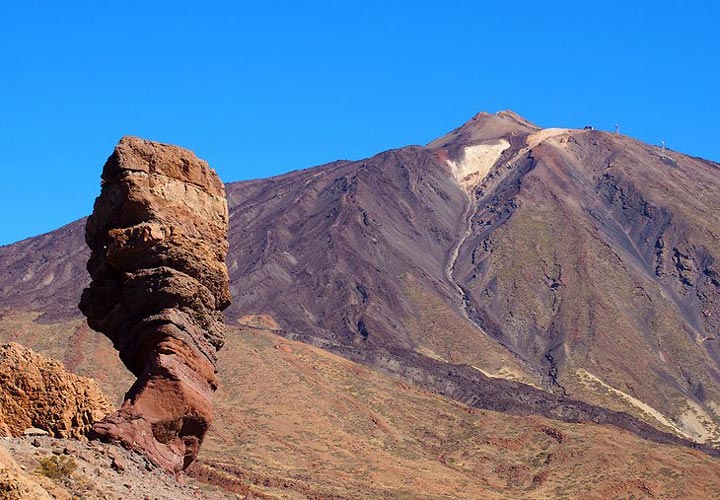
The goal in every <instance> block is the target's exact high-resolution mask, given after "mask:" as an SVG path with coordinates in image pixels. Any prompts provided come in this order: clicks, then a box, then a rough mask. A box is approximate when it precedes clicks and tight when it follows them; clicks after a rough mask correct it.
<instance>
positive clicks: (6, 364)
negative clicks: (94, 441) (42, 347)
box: [0, 343, 113, 438]
mask: <svg viewBox="0 0 720 500" xmlns="http://www.w3.org/2000/svg"><path fill="white" fill-rule="evenodd" d="M112 410H113V407H112V405H111V404H110V403H109V402H108V400H107V398H106V397H105V395H104V394H103V393H102V391H101V390H100V386H99V385H98V384H97V382H95V381H94V380H92V379H88V378H85V377H79V376H77V375H74V374H72V373H68V372H66V371H65V367H64V366H63V364H62V363H60V362H58V361H55V360H53V359H48V358H45V357H43V356H40V355H39V354H35V353H34V352H32V351H31V350H29V349H26V348H24V347H23V346H21V345H19V344H15V343H10V344H0V434H2V435H5V436H20V435H22V434H23V431H25V430H26V429H28V428H31V427H35V428H38V429H42V430H44V431H47V432H48V433H49V434H51V435H53V436H55V437H76V438H77V437H80V436H83V435H85V434H87V432H88V431H89V430H90V427H91V426H92V424H93V423H94V422H97V421H98V420H100V419H102V418H103V417H104V416H105V415H107V414H108V413H110V412H111V411H112Z"/></svg>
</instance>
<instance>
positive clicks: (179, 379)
mask: <svg viewBox="0 0 720 500" xmlns="http://www.w3.org/2000/svg"><path fill="white" fill-rule="evenodd" d="M227 222H228V209H227V202H226V200H225V190H224V186H223V184H222V182H221V181H220V179H219V178H218V177H217V175H216V174H215V172H214V171H213V170H212V169H210V167H209V166H208V165H207V163H206V162H204V161H202V160H199V159H198V158H196V157H195V156H194V155H193V153H191V152H190V151H187V150H184V149H181V148H178V147H175V146H170V145H166V144H158V143H153V142H150V141H145V140H142V139H138V138H134V137H124V138H123V139H122V140H121V141H120V143H119V144H118V145H117V147H116V148H115V152H114V153H113V154H112V155H111V156H110V158H109V159H108V161H107V163H106V164H105V167H104V169H103V174H102V192H101V194H100V197H98V199H97V200H96V202H95V209H94V212H93V214H92V215H91V216H90V218H89V219H88V222H87V226H86V241H87V244H88V246H89V247H90V249H91V251H92V254H91V256H90V260H89V261H88V271H89V272H90V275H91V277H92V280H93V281H92V283H91V285H90V286H89V287H88V288H87V289H86V290H85V291H84V292H83V296H82V299H81V301H80V309H81V310H82V312H83V313H84V314H85V315H86V316H87V318H88V324H89V325H90V326H91V327H92V328H93V329H95V330H98V331H100V332H102V333H104V334H105V335H106V336H107V337H108V338H110V340H112V342H113V344H114V345H115V347H116V348H117V349H118V351H119V353H120V359H122V361H123V363H125V365H126V366H127V367H128V369H129V370H130V371H131V372H133V374H135V376H137V377H138V380H137V381H136V382H135V384H133V386H132V388H131V389H130V391H129V392H128V393H127V395H126V399H125V403H124V404H123V406H122V408H121V409H120V410H119V411H117V412H116V413H114V414H112V415H110V416H108V417H107V418H106V419H105V420H103V421H102V422H100V423H98V424H96V425H95V427H94V434H95V436H96V437H98V438H100V439H103V440H106V441H112V442H119V443H120V444H123V445H125V446H126V447H132V448H139V449H141V450H142V451H144V452H145V453H146V454H147V455H148V456H149V458H150V459H151V460H153V461H154V462H155V463H156V464H158V465H160V466H163V467H165V468H167V469H168V470H171V471H179V470H181V469H184V468H185V467H187V466H188V465H189V464H190V463H191V462H192V461H193V460H194V459H195V457H196V456H197V453H198V450H199V447H200V444H201V443H202V440H203V437H204V435H205V432H206V431H207V428H208V426H209V424H210V422H211V420H212V406H211V400H210V397H211V395H212V392H213V391H214V390H215V389H216V388H217V379H216V375H215V373H216V370H215V362H216V352H217V350H218V349H220V348H221V347H222V345H223V342H224V338H225V325H224V322H223V316H222V312H221V311H222V310H223V309H225V308H226V307H227V306H228V305H229V304H230V294H229V290H228V273H227V268H226V266H225V257H226V255H227V250H228V243H227Z"/></svg>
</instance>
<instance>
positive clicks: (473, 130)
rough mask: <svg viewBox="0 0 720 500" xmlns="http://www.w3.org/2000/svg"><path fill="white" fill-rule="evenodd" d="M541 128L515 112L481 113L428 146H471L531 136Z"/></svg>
mask: <svg viewBox="0 0 720 500" xmlns="http://www.w3.org/2000/svg"><path fill="white" fill-rule="evenodd" d="M537 130H540V127H538V126H537V125H535V124H533V123H531V122H530V121H528V120H526V119H525V118H523V117H522V116H520V115H518V114H517V113H515V112H514V111H511V110H504V111H499V112H497V113H494V114H493V113H488V112H486V111H481V112H480V113H478V114H476V115H475V116H473V117H472V118H471V119H470V120H469V121H467V122H465V123H464V124H463V125H461V126H460V127H458V128H456V129H455V130H453V131H452V132H450V133H448V134H446V135H444V136H442V137H440V138H438V139H435V140H434V141H432V142H431V143H429V144H428V145H427V147H429V148H440V147H443V146H448V145H458V144H462V145H470V144H473V143H477V142H482V141H487V140H492V139H500V138H502V137H506V136H509V135H520V134H529V133H532V132H535V131H537Z"/></svg>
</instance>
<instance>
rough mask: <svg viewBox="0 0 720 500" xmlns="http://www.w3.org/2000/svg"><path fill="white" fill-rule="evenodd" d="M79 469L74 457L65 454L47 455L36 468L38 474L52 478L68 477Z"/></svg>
mask: <svg viewBox="0 0 720 500" xmlns="http://www.w3.org/2000/svg"><path fill="white" fill-rule="evenodd" d="M75 469H77V463H75V459H74V458H72V457H68V456H65V455H61V456H55V455H52V456H50V457H45V458H41V459H40V465H39V466H38V468H37V469H36V470H35V472H37V473H38V474H41V475H43V476H47V477H49V478H50V479H67V478H69V477H70V476H71V475H72V473H73V472H75Z"/></svg>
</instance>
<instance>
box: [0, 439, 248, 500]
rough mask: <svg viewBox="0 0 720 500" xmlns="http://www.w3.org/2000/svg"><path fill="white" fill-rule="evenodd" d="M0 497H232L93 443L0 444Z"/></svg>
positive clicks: (34, 441) (35, 441) (35, 499)
mask: <svg viewBox="0 0 720 500" xmlns="http://www.w3.org/2000/svg"><path fill="white" fill-rule="evenodd" d="M243 496H244V495H243ZM0 497H1V498H4V499H10V500H27V499H33V500H41V499H43V500H44V499H51V498H55V499H60V500H71V499H74V498H84V499H88V500H90V499H93V500H95V499H98V500H99V499H118V500H120V499H126V500H130V499H157V500H176V499H177V500H180V499H183V500H184V499H195V498H201V499H216V498H228V497H231V498H237V497H236V495H235V494H232V495H231V496H230V495H226V494H224V493H223V492H216V491H213V490H212V489H211V490H207V487H206V486H204V485H202V484H200V483H198V482H196V481H193V480H189V481H185V483H181V482H179V481H178V480H176V479H175V478H174V477H172V476H170V475H168V474H167V473H165V472H164V471H162V470H160V469H157V468H156V467H155V466H153V465H152V464H151V463H150V462H149V461H148V460H147V459H145V458H144V457H142V456H141V455H139V454H137V453H133V452H130V451H128V450H125V449H123V448H120V447H117V446H114V445H110V444H105V443H101V442H97V441H87V440H83V441H78V440H75V439H55V438H50V437H35V438H5V439H4V440H0Z"/></svg>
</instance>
